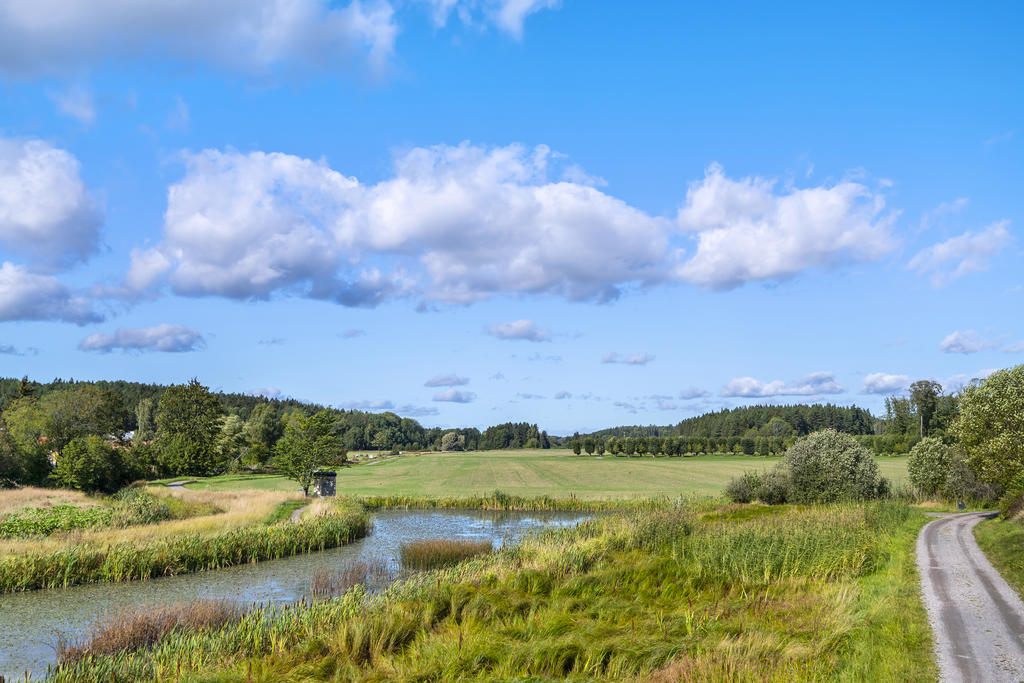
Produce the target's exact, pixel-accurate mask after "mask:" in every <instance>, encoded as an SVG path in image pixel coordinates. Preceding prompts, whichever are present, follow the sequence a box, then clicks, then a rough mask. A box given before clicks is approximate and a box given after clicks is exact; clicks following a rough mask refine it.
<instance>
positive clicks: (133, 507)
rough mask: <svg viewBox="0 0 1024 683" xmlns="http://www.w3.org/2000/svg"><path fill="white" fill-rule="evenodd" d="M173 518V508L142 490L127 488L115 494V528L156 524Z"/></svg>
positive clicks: (113, 521)
mask: <svg viewBox="0 0 1024 683" xmlns="http://www.w3.org/2000/svg"><path fill="white" fill-rule="evenodd" d="M170 518H171V508H170V507H169V506H168V505H167V503H165V502H164V501H162V500H160V499H159V498H157V497H156V496H154V495H153V494H151V493H149V492H148V491H146V490H145V489H142V488H136V487H132V488H127V489H123V490H121V491H119V492H117V493H116V494H114V518H113V520H112V523H113V524H114V525H115V526H134V525H136V524H154V523H156V522H162V521H164V520H165V519H170Z"/></svg>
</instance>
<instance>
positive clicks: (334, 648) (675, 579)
mask: <svg viewBox="0 0 1024 683" xmlns="http://www.w3.org/2000/svg"><path fill="white" fill-rule="evenodd" d="M707 512H708V510H693V509H691V508H689V507H685V506H682V507H677V506H666V507H664V508H663V509H661V510H645V511H642V512H638V513H629V514H609V515H602V516H600V517H598V518H596V519H594V520H591V521H589V522H585V523H583V524H581V525H579V526H577V527H574V528H560V529H550V530H547V531H545V532H542V533H537V534H533V535H528V536H527V537H525V538H524V540H523V541H522V542H521V543H520V544H519V545H514V546H506V547H504V548H502V549H499V550H497V551H495V552H493V553H488V554H486V555H483V556H480V557H477V558H475V559H471V560H469V561H467V562H463V563H461V564H459V565H457V566H454V567H450V568H447V569H441V570H436V571H432V572H426V573H422V574H417V575H414V576H412V577H410V578H408V579H406V580H403V581H400V582H398V583H396V584H394V585H392V586H391V587H390V588H389V589H387V590H386V591H385V592H384V593H383V594H380V595H376V596H370V595H369V594H367V592H366V591H364V590H361V588H360V586H355V587H352V588H350V589H349V590H347V591H346V592H345V593H344V594H343V595H342V596H340V597H338V598H336V599H332V600H317V601H314V602H312V603H300V604H297V605H293V606H290V607H287V608H274V607H257V608H255V609H254V610H252V611H250V612H249V613H247V614H246V615H244V616H243V617H241V618H240V619H238V620H236V621H232V622H229V623H227V624H225V625H224V626H223V627H221V628H216V629H205V630H204V629H199V630H186V629H183V630H178V631H174V632H172V633H170V634H169V635H168V636H167V637H165V638H162V639H160V640H159V641H158V642H156V643H155V644H154V645H152V647H147V648H143V649H140V650H137V651H135V652H122V653H120V654H115V655H110V656H97V657H92V658H86V659H81V660H78V661H77V662H74V663H73V664H69V665H67V666H64V667H61V668H60V669H58V670H57V671H55V672H53V673H52V680H56V681H85V682H88V681H127V680H140V679H141V680H153V679H156V680H169V679H174V680H183V681H204V682H213V681H271V680H275V681H276V680H293V681H298V680H345V681H379V680H410V681H411V680H420V681H425V680H517V681H554V680H566V679H571V680H604V681H623V680H634V681H649V680H653V681H683V680H686V681H688V680H737V681H740V680H767V681H791V680H807V681H810V680H850V681H854V680H934V678H935V676H936V672H935V669H934V664H933V663H932V656H931V648H930V632H929V630H928V624H927V620H926V619H925V615H924V612H923V609H922V608H921V605H920V599H919V596H918V593H917V588H916V575H915V569H914V562H913V539H914V538H915V537H916V533H917V530H918V529H919V528H920V527H921V526H922V525H923V524H924V523H925V521H926V518H925V517H924V516H923V515H922V514H920V513H919V512H916V511H914V510H912V509H911V508H909V507H908V506H906V505H902V504H899V503H894V502H875V503H871V504H867V505H838V506H821V507H807V508H781V509H780V511H779V512H772V513H762V512H759V513H757V514H755V515H752V516H749V517H743V516H742V515H739V514H737V513H738V510H736V509H734V510H731V511H727V512H725V513H724V514H722V515H719V516H718V517H712V516H708V515H707V514H706V513H707Z"/></svg>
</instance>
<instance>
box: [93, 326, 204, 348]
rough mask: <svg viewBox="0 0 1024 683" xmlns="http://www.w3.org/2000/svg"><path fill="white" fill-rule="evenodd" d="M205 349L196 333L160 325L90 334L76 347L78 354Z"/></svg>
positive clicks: (178, 327) (182, 328) (201, 338)
mask: <svg viewBox="0 0 1024 683" xmlns="http://www.w3.org/2000/svg"><path fill="white" fill-rule="evenodd" d="M205 346H206V342H205V340H204V339H203V336H202V335H201V334H199V332H197V331H196V330H192V329H189V328H187V327H182V326H181V325H170V324H168V323H163V324H161V325H154V326H153V327H142V328H129V327H120V328H118V329H117V331H116V332H114V333H113V334H103V333H101V332H97V333H96V334H90V335H89V336H88V337H86V338H85V339H83V340H82V341H81V343H80V344H79V345H78V348H79V349H81V350H82V351H100V352H103V353H107V352H110V351H114V350H118V349H120V350H121V351H163V352H165V353H183V352H186V351H197V350H199V349H202V348H204V347H205Z"/></svg>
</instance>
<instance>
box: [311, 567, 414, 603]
mask: <svg viewBox="0 0 1024 683" xmlns="http://www.w3.org/2000/svg"><path fill="white" fill-rule="evenodd" d="M393 578H394V577H393V575H392V573H391V571H390V570H389V569H388V566H387V564H385V563H384V562H382V561H381V560H360V561H357V562H352V563H349V564H347V565H345V566H343V567H340V568H337V569H326V568H323V567H321V568H319V569H317V570H316V571H314V572H313V577H312V578H311V579H310V582H309V591H310V593H311V594H312V595H313V597H314V598H317V599H326V598H334V597H337V596H339V595H343V594H344V593H347V592H348V591H349V590H351V589H352V588H354V587H355V586H359V585H366V584H375V585H385V584H388V583H390V582H391V581H392V580H393Z"/></svg>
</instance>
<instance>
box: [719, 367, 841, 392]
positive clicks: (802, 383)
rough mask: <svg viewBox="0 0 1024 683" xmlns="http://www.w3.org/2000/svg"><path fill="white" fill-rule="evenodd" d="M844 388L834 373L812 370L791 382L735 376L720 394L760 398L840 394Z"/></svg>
mask: <svg viewBox="0 0 1024 683" xmlns="http://www.w3.org/2000/svg"><path fill="white" fill-rule="evenodd" d="M844 391H846V389H844V388H843V387H842V386H840V384H839V383H838V382H837V381H836V376H835V373H832V372H813V373H811V374H809V375H804V376H803V377H801V378H800V379H798V380H797V381H795V382H793V383H786V382H783V381H782V380H774V381H772V382H762V381H760V380H758V379H754V378H753V377H737V378H736V379H734V380H732V381H730V382H729V383H728V384H726V385H725V386H724V387H723V388H722V391H721V395H722V396H727V397H737V398H760V397H769V396H814V395H817V394H841V393H843V392H844Z"/></svg>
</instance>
